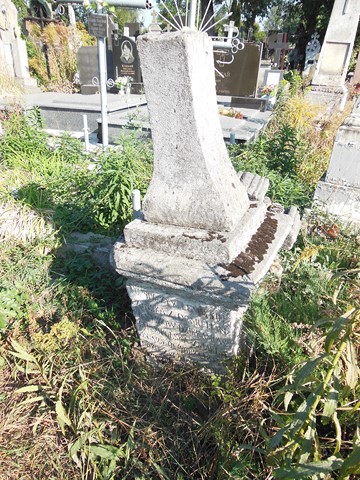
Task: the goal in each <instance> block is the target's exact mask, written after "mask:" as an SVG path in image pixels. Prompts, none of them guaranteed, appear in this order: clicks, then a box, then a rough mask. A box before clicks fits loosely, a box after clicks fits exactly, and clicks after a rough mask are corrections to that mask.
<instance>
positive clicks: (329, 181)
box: [314, 97, 360, 231]
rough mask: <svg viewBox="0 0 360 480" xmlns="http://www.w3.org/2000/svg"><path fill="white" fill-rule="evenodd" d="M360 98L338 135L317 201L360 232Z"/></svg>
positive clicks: (319, 184) (318, 188) (320, 184)
mask: <svg viewBox="0 0 360 480" xmlns="http://www.w3.org/2000/svg"><path fill="white" fill-rule="evenodd" d="M359 150H360V97H359V98H358V99H357V101H356V102H355V104H354V107H353V110H352V113H351V114H350V115H349V117H348V118H347V119H346V120H345V121H344V123H343V124H342V126H341V127H340V128H339V130H338V131H337V134H336V138H335V143H334V147H333V151H332V154H331V159H330V163H329V167H328V170H327V172H326V176H325V178H324V180H321V181H320V182H319V183H318V186H317V188H316V191H315V196H314V199H315V201H316V203H318V204H320V206H321V207H322V208H323V209H324V210H325V211H327V212H328V213H331V214H333V215H336V216H338V217H339V218H340V219H341V220H342V221H344V222H347V223H350V224H352V226H353V228H354V229H355V230H358V231H360V155H359Z"/></svg>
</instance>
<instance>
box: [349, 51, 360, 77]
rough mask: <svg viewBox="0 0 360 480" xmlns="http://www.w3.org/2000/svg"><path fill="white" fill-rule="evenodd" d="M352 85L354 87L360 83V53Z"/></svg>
mask: <svg viewBox="0 0 360 480" xmlns="http://www.w3.org/2000/svg"><path fill="white" fill-rule="evenodd" d="M351 83H352V84H353V85H356V84H357V83H360V52H359V54H358V57H357V60H356V67H355V72H354V76H353V77H352V79H351Z"/></svg>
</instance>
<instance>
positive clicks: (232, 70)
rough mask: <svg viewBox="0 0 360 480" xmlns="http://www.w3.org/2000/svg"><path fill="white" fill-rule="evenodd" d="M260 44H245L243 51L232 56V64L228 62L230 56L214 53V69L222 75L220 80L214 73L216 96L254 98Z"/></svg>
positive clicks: (259, 58) (259, 59)
mask: <svg viewBox="0 0 360 480" xmlns="http://www.w3.org/2000/svg"><path fill="white" fill-rule="evenodd" d="M261 53H262V43H257V42H251V43H245V47H244V48H243V50H240V51H239V52H237V53H235V54H234V60H233V62H232V63H230V64H227V63H224V64H222V63H218V61H220V62H222V61H223V62H229V61H230V59H231V54H230V52H229V54H228V55H224V54H222V53H219V52H214V63H215V68H216V69H217V70H219V72H221V73H222V75H223V76H224V78H222V77H221V76H220V75H219V74H218V73H217V72H215V78H216V93H217V95H228V96H233V97H255V96H256V91H257V83H258V75H259V69H260V62H261Z"/></svg>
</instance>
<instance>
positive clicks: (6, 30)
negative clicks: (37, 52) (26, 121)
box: [0, 0, 37, 88]
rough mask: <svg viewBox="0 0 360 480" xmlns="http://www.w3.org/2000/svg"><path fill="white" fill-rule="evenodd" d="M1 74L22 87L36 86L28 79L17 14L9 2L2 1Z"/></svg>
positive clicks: (26, 60) (0, 16) (0, 33)
mask: <svg viewBox="0 0 360 480" xmlns="http://www.w3.org/2000/svg"><path fill="white" fill-rule="evenodd" d="M0 65H1V74H2V75H5V76H8V77H10V78H14V79H15V80H16V81H17V82H18V83H19V84H20V85H22V86H23V87H32V88H35V87H36V86H37V82H36V80H35V79H33V78H31V77H30V73H29V64H28V57H27V51H26V44H25V41H24V40H23V39H22V38H21V32H20V28H19V25H18V13H17V9H16V7H15V5H14V4H13V3H12V2H11V1H10V0H3V1H2V2H1V9H0Z"/></svg>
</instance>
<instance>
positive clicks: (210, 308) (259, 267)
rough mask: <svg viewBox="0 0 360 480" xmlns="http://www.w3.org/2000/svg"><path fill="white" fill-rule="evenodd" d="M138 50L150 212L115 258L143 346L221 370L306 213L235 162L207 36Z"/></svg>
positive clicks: (129, 231) (183, 35)
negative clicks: (276, 198)
mask: <svg viewBox="0 0 360 480" xmlns="http://www.w3.org/2000/svg"><path fill="white" fill-rule="evenodd" d="M138 49H139V53H140V59H141V65H142V72H143V77H144V85H145V93H146V99H147V104H148V109H149V114H150V124H151V130H152V137H153V144H154V169H153V176H152V179H151V182H150V185H149V188H148V190H147V193H146V196H145V198H144V201H143V212H142V213H143V218H142V219H137V220H134V221H133V222H131V223H130V224H128V225H127V226H126V227H125V230H124V237H121V238H120V239H119V240H118V241H117V242H116V244H115V246H114V249H113V252H112V257H111V262H112V265H113V266H114V268H115V269H116V271H117V272H118V273H119V274H121V275H123V276H125V277H126V278H127V279H128V281H127V290H128V293H129V296H130V298H131V302H132V309H133V312H134V315H135V318H136V327H137V330H138V333H139V337H140V342H141V344H142V346H143V347H144V348H146V350H147V351H148V353H149V354H150V355H152V356H154V357H155V358H160V359H161V358H165V359H169V358H170V359H174V360H180V361H181V360H183V361H191V362H195V363H197V364H199V365H202V366H203V367H205V368H208V369H211V370H218V369H220V363H221V360H222V357H223V356H225V357H229V356H232V355H236V354H237V353H238V351H239V349H240V348H241V341H242V334H241V329H242V315H243V313H244V311H245V310H246V308H247V307H248V305H249V300H250V295H251V292H252V291H253V290H254V288H255V286H256V285H257V284H258V283H259V282H260V281H261V279H262V278H263V276H264V275H265V273H266V272H267V271H268V269H269V267H270V265H271V264H272V262H273V259H274V258H275V256H276V254H277V252H278V250H279V248H280V247H281V246H282V245H283V244H284V242H289V244H292V242H293V241H294V237H295V236H296V234H297V231H298V228H299V216H298V213H297V211H296V210H295V209H291V211H290V212H289V214H284V213H282V211H281V209H275V208H274V207H273V206H272V205H271V203H270V201H269V200H268V199H267V198H266V196H265V195H266V190H267V187H268V181H267V180H266V179H264V178H262V177H259V176H257V175H252V174H247V173H244V174H241V175H237V174H236V172H235V170H234V169H233V167H232V165H231V162H230V159H229V156H228V153H227V150H226V147H225V145H224V141H223V138H222V132H221V127H220V122H219V116H218V108H217V101H216V91H215V78H214V65H213V61H212V41H211V39H210V38H209V37H208V35H207V34H206V33H203V32H196V31H191V30H188V31H181V32H174V33H164V34H162V35H159V36H157V35H152V34H147V35H144V36H141V37H139V39H138Z"/></svg>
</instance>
